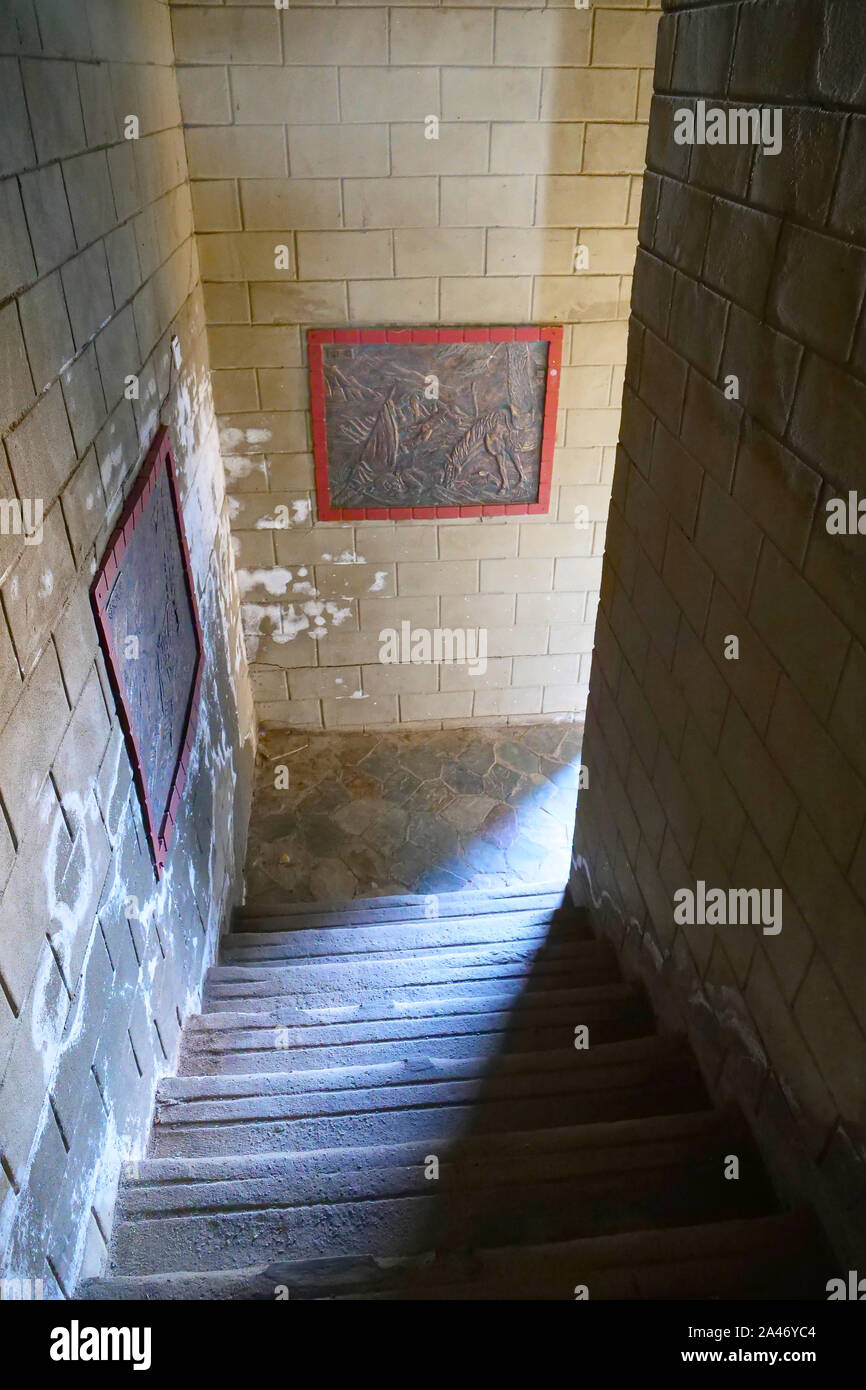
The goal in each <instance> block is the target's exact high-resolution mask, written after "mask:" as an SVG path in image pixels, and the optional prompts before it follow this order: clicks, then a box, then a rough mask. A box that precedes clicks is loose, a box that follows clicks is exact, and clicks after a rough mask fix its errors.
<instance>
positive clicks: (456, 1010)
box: [184, 980, 645, 1037]
mask: <svg viewBox="0 0 866 1390" xmlns="http://www.w3.org/2000/svg"><path fill="white" fill-rule="evenodd" d="M520 984H521V982H520V981H515V982H514V987H513V988H512V989H510V990H508V991H507V992H506V991H505V989H503V991H502V992H501V993H499V994H495V993H491V992H490V991H485V992H483V993H481V994H472V995H461V994H459V993H458V992H455V993H453V994H448V995H443V996H442V997H441V998H433V999H425V998H423V997H422V998H421V999H418V1000H410V999H390V1000H381V999H377V1000H369V1001H366V1000H365V1001H353V1002H352V1003H348V1004H347V1003H344V1002H340V1003H336V1004H332V1005H327V1004H326V1005H317V1004H309V1005H305V1006H301V1007H299V1006H298V1005H294V1006H289V1005H284V1006H280V1007H279V1008H278V1009H275V1010H274V1011H273V1012H272V1013H271V1014H268V1013H262V1012H260V1011H258V1010H257V1011H256V1012H250V1011H248V1010H244V1009H238V1010H223V1011H219V1012H216V1013H204V1014H196V1015H195V1016H194V1017H193V1018H191V1019H189V1021H188V1022H187V1024H186V1026H185V1029H184V1033H185V1036H188V1037H192V1036H193V1035H202V1034H208V1033H220V1032H224V1031H225V1030H227V1029H241V1030H246V1031H251V1030H260V1029H261V1030H265V1029H269V1028H271V1027H272V1026H273V1024H274V1023H275V1022H279V1025H280V1026H281V1027H296V1028H311V1029H314V1028H316V1029H317V1028H331V1027H335V1026H348V1025H350V1024H362V1023H367V1024H372V1023H388V1022H392V1023H401V1022H423V1021H424V1020H425V1019H442V1018H467V1019H470V1018H473V1017H475V1016H476V1015H478V1014H481V1013H491V1012H493V1013H506V1014H508V1015H509V1016H511V1017H512V1018H515V1020H516V1021H519V1022H522V1021H523V1020H524V1019H531V1018H533V1017H534V1016H535V1015H536V1014H538V1015H539V1016H541V1017H544V1016H545V1015H546V1014H548V1013H549V1012H550V1011H552V1010H553V1009H556V1008H568V1007H574V1008H577V1009H580V1008H581V1006H583V1005H585V1004H588V1003H591V1002H595V1001H598V1000H611V1001H613V1000H615V999H616V998H617V997H619V998H620V999H622V1001H623V1003H624V1004H625V1003H626V1002H627V1001H628V1000H630V999H632V1000H637V999H642V1000H643V999H645V996H644V995H643V992H642V991H641V990H639V989H638V988H637V987H636V986H634V985H631V984H629V983H626V982H625V981H623V980H605V981H602V982H595V983H593V984H587V985H578V986H576V987H573V988H571V989H561V990H544V991H539V992H536V991H528V990H524V989H523V988H522V987H520ZM235 1019H237V1020H239V1022H237V1023H236V1022H234V1021H233V1020H235Z"/></svg>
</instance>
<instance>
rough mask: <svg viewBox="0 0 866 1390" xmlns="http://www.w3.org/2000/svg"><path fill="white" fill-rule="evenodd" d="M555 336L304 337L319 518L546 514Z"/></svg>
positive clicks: (557, 349) (545, 331)
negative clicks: (308, 354)
mask: <svg viewBox="0 0 866 1390" xmlns="http://www.w3.org/2000/svg"><path fill="white" fill-rule="evenodd" d="M561 337H562V330H561V329H558V328H491V329H426V330H414V331H413V330H406V331H398V330H391V331H387V330H372V329H370V330H348V329H346V330H311V332H310V334H309V348H310V373H311V396H312V407H313V440H314V449H315V458H316V481H317V496H318V509H319V517H320V519H321V520H335V519H351V518H354V517H357V518H364V517H381V516H387V517H400V516H408V517H419V516H443V515H444V516H465V515H482V514H494V513H500V512H503V511H505V512H515V513H517V512H524V513H525V512H527V511H546V510H547V507H548V500H549V487H550V478H549V475H550V464H551V460H552V451H553V442H554V438H555V430H556V397H557V391H558V385H559V369H560V359H561Z"/></svg>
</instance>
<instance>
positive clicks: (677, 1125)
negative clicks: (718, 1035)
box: [122, 1107, 751, 1193]
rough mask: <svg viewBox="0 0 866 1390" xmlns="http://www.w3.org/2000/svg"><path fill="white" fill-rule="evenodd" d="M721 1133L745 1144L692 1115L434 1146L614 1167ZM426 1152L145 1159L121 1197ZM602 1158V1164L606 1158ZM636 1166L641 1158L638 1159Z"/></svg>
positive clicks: (701, 1115) (419, 1158)
mask: <svg viewBox="0 0 866 1390" xmlns="http://www.w3.org/2000/svg"><path fill="white" fill-rule="evenodd" d="M724 1135H728V1136H729V1137H730V1139H731V1142H732V1143H737V1144H740V1145H741V1144H748V1143H750V1142H751V1140H750V1136H749V1134H748V1130H747V1128H746V1126H745V1123H744V1121H743V1119H742V1116H741V1115H740V1113H739V1112H738V1111H737V1110H736V1109H735V1108H733V1107H728V1108H726V1109H723V1110H694V1111H684V1112H682V1113H679V1114H671V1115H650V1116H647V1117H643V1118H640V1119H636V1120H615V1121H612V1122H607V1123H604V1122H603V1123H599V1124H584V1125H572V1126H565V1125H560V1126H559V1127H557V1128H555V1129H536V1130H520V1131H516V1132H515V1131H510V1132H509V1131H503V1132H493V1133H488V1134H479V1133H469V1134H467V1135H463V1136H458V1137H457V1138H455V1139H453V1140H449V1141H448V1142H446V1143H443V1144H442V1145H440V1148H439V1150H438V1154H439V1157H440V1160H443V1161H444V1160H446V1159H449V1158H452V1159H453V1158H457V1157H460V1158H463V1159H465V1160H467V1161H469V1160H471V1161H472V1162H476V1163H483V1162H491V1163H492V1162H506V1161H514V1162H519V1161H520V1160H521V1159H522V1157H523V1156H524V1155H525V1154H527V1153H530V1152H531V1153H545V1154H562V1153H572V1154H575V1155H577V1156H578V1160H579V1161H584V1159H583V1158H582V1157H581V1156H586V1155H589V1156H590V1159H591V1156H592V1155H595V1154H611V1155H613V1160H612V1161H614V1162H615V1165H616V1166H618V1167H628V1165H629V1164H630V1163H631V1161H632V1154H633V1153H638V1154H643V1153H658V1154H663V1155H671V1154H677V1153H682V1152H687V1151H689V1150H690V1146H693V1145H697V1146H700V1145H701V1144H712V1143H715V1142H716V1141H717V1140H718V1139H719V1138H721V1137H723V1136H724ZM427 1153H428V1149H427V1147H426V1144H425V1142H424V1141H423V1140H416V1141H414V1142H410V1143H404V1144H389V1145H380V1146H377V1147H375V1148H339V1149H315V1150H310V1151H308V1152H306V1153H289V1152H286V1151H279V1152H274V1153H263V1154H249V1155H245V1154H230V1155H220V1156H217V1157H204V1158H146V1159H142V1160H139V1161H138V1162H135V1163H127V1164H125V1165H124V1169H123V1174H122V1177H123V1182H124V1192H130V1193H132V1192H135V1191H138V1190H144V1189H148V1190H154V1191H156V1190H158V1189H160V1188H161V1187H164V1188H166V1189H168V1190H169V1191H171V1190H172V1189H174V1188H175V1187H178V1188H180V1187H183V1186H184V1185H190V1184H195V1185H197V1186H198V1187H200V1188H201V1187H204V1186H206V1185H207V1184H220V1183H229V1182H233V1181H235V1180H237V1181H242V1182H246V1181H252V1180H258V1179H264V1178H280V1179H285V1180H289V1179H292V1178H293V1177H294V1176H295V1175H299V1176H301V1177H303V1176H305V1175H309V1174H322V1173H343V1172H352V1171H356V1170H357V1171H361V1170H362V1171H367V1170H368V1169H369V1168H371V1167H372V1166H379V1167H388V1166H404V1167H411V1166H412V1165H413V1164H423V1162H424V1159H425V1158H426V1156H427ZM604 1161H607V1160H606V1159H605V1160H604ZM638 1161H642V1160H641V1159H639V1160H638Z"/></svg>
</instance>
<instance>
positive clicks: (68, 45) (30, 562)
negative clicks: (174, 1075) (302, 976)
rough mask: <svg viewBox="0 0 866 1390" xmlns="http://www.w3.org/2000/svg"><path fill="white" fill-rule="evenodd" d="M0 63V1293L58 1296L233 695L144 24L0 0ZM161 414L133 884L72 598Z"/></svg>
mask: <svg viewBox="0 0 866 1390" xmlns="http://www.w3.org/2000/svg"><path fill="white" fill-rule="evenodd" d="M0 54H2V57H0V69H2V88H3V93H4V102H3V104H4V115H3V123H2V134H0V204H2V209H3V212H2V220H3V238H2V240H3V249H2V255H0V434H2V441H3V444H2V449H0V501H2V504H3V506H2V517H0V520H2V526H0V532H2V534H0V1275H3V1276H5V1277H11V1278H15V1277H17V1278H22V1277H31V1278H37V1279H42V1281H43V1289H44V1292H45V1295H46V1296H58V1297H59V1296H64V1295H66V1296H68V1295H69V1294H70V1293H71V1292H72V1290H73V1289H74V1286H75V1282H76V1279H77V1278H78V1276H79V1274H81V1273H84V1274H87V1273H95V1272H97V1271H98V1270H99V1269H100V1266H101V1263H102V1260H103V1258H104V1255H105V1244H106V1239H107V1237H108V1234H109V1227H110V1223H111V1215H112V1208H113V1200H114V1192H115V1188H116V1183H117V1177H118V1171H119V1167H120V1164H121V1162H122V1161H123V1160H124V1159H127V1158H132V1159H134V1158H136V1157H139V1156H141V1154H142V1153H143V1151H144V1144H145V1141H146V1139H147V1135H148V1131H149V1125H150V1116H151V1110H152V1102H153V1095H154V1089H155V1084H156V1081H157V1079H158V1078H159V1076H160V1075H161V1074H163V1073H165V1072H166V1071H170V1070H172V1066H173V1061H174V1053H175V1048H176V1045H177V1041H178V1035H179V1030H180V1026H181V1023H182V1021H183V1019H184V1017H185V1015H186V1014H187V1013H189V1012H190V1010H191V1009H193V1008H194V1007H195V1005H196V1002H197V995H198V990H199V986H200V982H201V978H202V972H203V967H204V966H205V964H206V963H208V961H209V959H210V957H211V955H212V953H213V949H214V944H215V939H216V936H217V933H218V929H219V925H220V921H221V919H222V917H223V915H224V913H225V910H226V908H227V906H228V905H229V904H230V903H231V901H232V900H233V899H234V898H236V897H237V895H238V889H239V873H240V869H241V867H242V855H243V843H242V835H243V832H244V830H245V822H246V805H245V798H246V796H247V794H248V786H249V782H250V764H251V738H250V729H251V696H250V692H249V685H248V680H247V677H246V674H245V670H244V665H243V653H242V643H241V639H240V630H239V621H238V604H237V595H236V589H235V588H234V577H233V558H232V553H231V544H230V539H229V535H228V526H227V520H226V503H225V498H224V489H223V481H222V467H221V461H220V456H219V445H218V438H217V430H216V422H215V418H214V413H213V405H212V401H211V395H210V387H209V382H208V375H207V345H206V336H205V324H204V314H203V303H202V292H201V286H200V281H199V274H198V263H197V255H196V248H195V241H194V237H193V226H192V210H191V200H190V190H189V185H188V181H187V173H186V156H185V150H184V141H183V132H182V130H181V125H180V108H179V104H178V95H177V86H176V80H175V75H174V71H173V66H172V64H173V50H172V37H171V25H170V20H169V12H168V6H167V4H165V3H158V0H76V3H67V0H63V3H57V0H7V2H6V3H4V5H3V7H2V13H0ZM130 115H134V116H136V117H137V118H138V122H139V138H138V139H130V140H127V139H125V138H124V128H125V121H126V118H127V117H128V116H130ZM174 334H176V335H177V336H178V338H179V340H180V346H181V352H182V359H183V360H182V366H181V368H180V370H179V371H178V370H177V369H176V368H173V367H172V364H171V360H170V351H169V342H170V338H171V336H172V335H174ZM129 376H135V377H136V378H137V379H138V383H139V392H138V397H137V399H133V398H130V393H129V391H128V390H127V387H128V386H129V382H128V380H127V378H128V377H129ZM160 419H162V420H164V421H165V422H166V423H167V424H168V425H169V426H170V428H171V431H172V435H173V440H174V448H175V455H176V460H177V464H178V468H179V472H180V485H181V491H182V495H183V501H184V512H185V516H186V522H187V530H188V533H189V537H190V543H191V550H192V562H193V569H194V574H195V583H196V588H197V591H198V596H199V603H200V605H201V612H202V619H203V625H204V634H205V644H206V652H207V667H206V676H205V682H204V696H203V706H202V710H201V715H200V719H199V724H198V733H197V739H196V743H195V749H194V752H193V756H192V762H191V767H190V772H191V778H190V780H189V781H188V785H187V791H186V794H185V797H184V801H183V808H182V816H181V821H180V825H179V828H178V832H177V834H176V837H175V840H174V843H173V845H172V851H171V855H170V859H169V862H168V865H167V869H166V872H165V874H164V877H163V878H162V880H161V882H160V884H159V886H158V887H157V884H156V880H155V877H154V873H153V870H152V867H151V862H150V858H149V854H148V849H147V846H146V841H145V838H144V834H143V828H142V821H141V816H140V812H139V806H138V801H137V799H136V796H135V792H134V789H133V788H132V785H131V771H130V765H129V762H128V759H127V756H126V751H125V745H124V741H123V737H122V733H121V729H120V725H119V722H118V718H117V713H116V710H115V704H114V699H113V697H112V693H111V690H110V687H109V684H108V679H107V673H106V668H105V665H104V662H103V660H102V656H101V654H100V652H99V649H98V644H97V635H96V629H95V625H94V622H93V617H92V614H91V610H90V604H89V599H88V589H89V585H90V581H91V577H92V573H93V570H94V567H95V564H96V562H97V560H98V559H99V558H100V557H101V555H102V553H103V551H104V549H105V546H106V543H107V540H108V537H109V535H110V532H111V530H112V527H113V525H114V522H115V520H116V519H117V516H118V514H119V511H120V509H121V506H122V502H123V498H124V494H125V492H126V490H127V489H128V487H129V484H130V482H131V480H132V479H133V477H134V476H135V474H136V472H137V470H138V467H139V464H140V463H141V461H142V459H143V456H144V454H145V452H146V449H147V446H148V444H149V441H150V440H151V438H152V436H153V433H154V431H155V429H156V427H157V424H158V422H159V420H160ZM15 504H18V505H20V507H21V510H22V513H23V516H24V519H25V521H27V519H28V517H29V518H30V519H31V520H33V519H34V517H35V515H36V514H35V512H33V511H31V510H30V508H32V507H34V506H35V505H36V504H41V505H42V506H43V508H44V524H43V529H42V534H41V543H38V542H39V539H40V538H39V536H38V533H37V528H35V527H34V528H33V529H32V531H31V534H30V535H26V536H25V535H24V534H23V533H22V531H21V528H20V527H19V526H18V525H17V524H16V522H15Z"/></svg>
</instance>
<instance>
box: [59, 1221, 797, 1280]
mask: <svg viewBox="0 0 866 1390" xmlns="http://www.w3.org/2000/svg"><path fill="white" fill-rule="evenodd" d="M720 1259H721V1260H724V1259H730V1260H731V1261H732V1262H736V1264H737V1265H739V1264H740V1263H741V1262H744V1261H749V1262H751V1263H752V1264H753V1265H755V1266H758V1267H759V1269H760V1268H765V1267H766V1266H767V1265H768V1264H769V1265H770V1266H771V1268H775V1267H776V1266H783V1265H788V1264H790V1263H791V1261H792V1260H794V1259H799V1260H802V1261H804V1262H805V1260H806V1259H808V1260H809V1261H810V1263H811V1262H812V1261H814V1262H815V1265H816V1272H815V1276H814V1277H815V1294H814V1297H815V1298H822V1297H823V1296H824V1295H823V1290H822V1289H821V1287H820V1282H819V1281H820V1280H821V1279H822V1278H823V1274H822V1273H819V1272H818V1271H819V1270H820V1259H821V1251H820V1246H819V1245H818V1243H817V1241H816V1237H815V1230H814V1226H813V1223H812V1219H811V1217H810V1215H809V1213H806V1212H801V1211H797V1212H783V1213H780V1214H777V1215H772V1216H764V1217H750V1218H747V1219H744V1220H737V1221H718V1222H710V1223H707V1224H704V1225H696V1226H684V1227H671V1228H666V1229H663V1230H652V1231H638V1232H623V1233H620V1234H618V1235H615V1236H593V1237H584V1238H583V1239H580V1240H574V1241H561V1242H551V1243H549V1244H547V1245H536V1246H522V1247H519V1248H509V1247H507V1246H501V1247H498V1248H490V1249H487V1250H482V1251H477V1252H470V1253H468V1254H467V1253H462V1252H461V1253H453V1252H449V1253H448V1254H447V1255H444V1256H440V1257H437V1256H436V1255H434V1254H433V1253H428V1254H425V1255H421V1256H410V1257H406V1258H402V1259H401V1258H396V1259H387V1260H380V1259H375V1258H373V1257H371V1256H366V1257H361V1258H358V1257H355V1256H348V1255H344V1256H336V1257H332V1258H329V1259H328V1258H326V1259H315V1260H301V1261H292V1262H286V1263H272V1264H264V1265H262V1264H259V1265H254V1266H251V1267H249V1268H248V1269H236V1270H212V1271H208V1272H207V1273H206V1274H193V1273H178V1274H168V1275H165V1274H163V1275H151V1276H134V1275H132V1276H115V1277H113V1278H107V1279H102V1280H88V1281H87V1282H86V1283H85V1284H84V1285H83V1286H82V1287H81V1288H80V1290H79V1291H78V1292H79V1296H80V1297H81V1298H84V1299H92V1300H97V1299H99V1300H102V1299H167V1298H185V1299H207V1300H210V1299H214V1300H220V1299H222V1300H229V1299H230V1300H241V1299H243V1300H256V1301H265V1300H266V1301H268V1302H273V1301H274V1300H275V1299H277V1298H280V1299H284V1298H287V1297H288V1298H295V1299H297V1298H302V1299H307V1298H329V1297H335V1296H337V1297H340V1296H342V1297H349V1298H351V1297H353V1296H355V1297H358V1296H367V1295H369V1294H370V1293H371V1292H374V1293H375V1292H379V1293H382V1294H384V1296H386V1297H387V1296H388V1294H389V1293H391V1294H393V1295H394V1296H396V1297H399V1296H400V1295H403V1296H406V1295H407V1293H409V1287H408V1282H407V1281H411V1284H412V1285H413V1286H414V1292H415V1293H416V1294H417V1295H418V1296H420V1297H421V1298H424V1297H428V1298H433V1297H436V1296H437V1291H439V1290H441V1291H443V1293H444V1294H445V1296H446V1297H453V1298H458V1299H460V1298H473V1297H477V1296H478V1294H479V1292H480V1291H481V1290H483V1289H484V1288H485V1286H486V1287H487V1288H491V1289H494V1290H495V1289H497V1287H498V1286H499V1287H502V1286H503V1285H504V1287H502V1292H501V1294H500V1296H502V1297H516V1298H527V1297H531V1296H532V1294H533V1289H535V1290H538V1289H539V1288H540V1289H541V1290H542V1292H541V1294H540V1296H542V1297H558V1296H560V1295H559V1288H560V1285H561V1287H562V1292H561V1297H562V1298H563V1299H566V1300H568V1301H573V1299H574V1286H575V1285H576V1284H577V1283H580V1282H583V1283H587V1282H589V1281H590V1280H591V1279H592V1278H593V1274H594V1273H595V1275H596V1278H597V1279H598V1283H599V1285H602V1284H603V1281H604V1276H605V1275H606V1274H607V1273H608V1272H611V1273H618V1272H620V1271H623V1272H624V1273H625V1275H626V1277H627V1279H628V1281H629V1282H628V1285H626V1286H625V1288H624V1289H623V1288H621V1289H620V1292H619V1293H618V1294H617V1293H612V1294H611V1293H608V1294H607V1295H606V1294H605V1293H604V1292H603V1291H602V1289H601V1288H597V1289H596V1292H595V1296H596V1297H604V1296H613V1297H617V1296H619V1297H626V1298H641V1297H647V1296H652V1294H647V1292H646V1290H645V1289H644V1288H642V1275H643V1274H644V1272H645V1273H646V1275H647V1276H650V1278H649V1280H648V1282H650V1283H651V1282H652V1276H655V1282H656V1286H657V1285H658V1276H659V1274H661V1273H663V1272H664V1270H665V1269H666V1268H670V1269H672V1270H673V1271H674V1272H675V1273H681V1274H684V1275H685V1277H686V1279H687V1280H688V1281H690V1282H691V1285H692V1289H693V1292H695V1294H696V1295H697V1291H699V1290H700V1291H701V1292H703V1293H704V1296H707V1295H706V1293H705V1288H706V1285H705V1283H703V1281H702V1280H701V1270H702V1269H703V1270H705V1271H706V1270H707V1269H708V1266H709V1265H710V1263H711V1261H713V1260H720ZM733 1273H734V1275H736V1269H735V1270H734V1271H733ZM536 1296H538V1294H537V1293H536ZM590 1296H591V1297H592V1296H593V1294H592V1290H590ZM656 1296H658V1295H656ZM680 1296H687V1295H685V1294H683V1295H680ZM734 1296H736V1294H735V1293H734Z"/></svg>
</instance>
